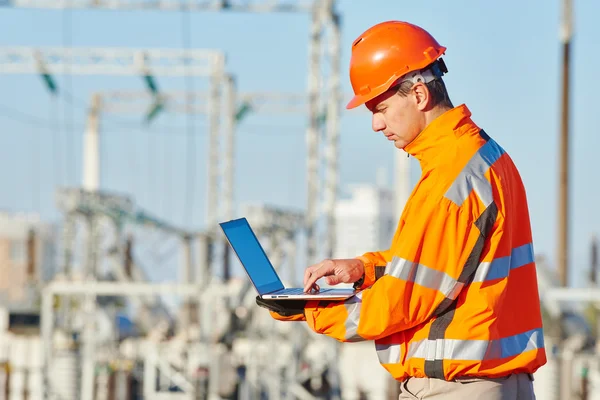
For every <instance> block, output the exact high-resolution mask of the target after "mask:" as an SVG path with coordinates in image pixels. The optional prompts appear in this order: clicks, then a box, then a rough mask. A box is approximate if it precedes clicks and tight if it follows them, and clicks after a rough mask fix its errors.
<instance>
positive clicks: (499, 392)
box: [399, 374, 535, 400]
mask: <svg viewBox="0 0 600 400" xmlns="http://www.w3.org/2000/svg"><path fill="white" fill-rule="evenodd" d="M399 399H400V400H404V399H412V400H415V399H418V400H420V399H423V400H440V399H444V400H445V399H448V400H484V399H485V400H534V399H535V394H534V393H533V376H532V375H531V374H513V375H508V376H506V377H502V378H485V379H481V378H459V379H457V380H455V381H444V380H441V379H434V378H409V379H407V380H405V381H404V382H402V383H401V384H400V397H399Z"/></svg>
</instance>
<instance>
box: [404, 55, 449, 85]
mask: <svg viewBox="0 0 600 400" xmlns="http://www.w3.org/2000/svg"><path fill="white" fill-rule="evenodd" d="M446 72H448V69H447V68H446V63H444V60H442V59H441V58H440V59H438V60H436V61H435V62H434V63H433V64H430V65H429V66H428V67H427V68H424V69H421V70H416V71H412V72H409V73H408V74H406V75H404V76H403V77H402V78H400V79H398V81H397V82H396V84H395V85H394V86H397V85H401V84H402V83H404V82H412V83H413V85H414V84H416V83H418V82H422V83H429V82H431V81H434V80H436V79H438V78H441V77H442V76H443V75H444V74H445V73H446Z"/></svg>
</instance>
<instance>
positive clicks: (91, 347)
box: [81, 293, 96, 400]
mask: <svg viewBox="0 0 600 400" xmlns="http://www.w3.org/2000/svg"><path fill="white" fill-rule="evenodd" d="M84 310H85V313H84V315H85V326H84V328H83V329H84V331H83V366H82V371H81V372H82V376H81V399H82V400H94V391H95V390H94V388H95V386H96V385H95V371H94V370H95V366H96V357H95V345H96V343H95V340H94V339H95V335H96V328H95V319H96V295H95V294H92V293H88V294H86V295H85V302H84Z"/></svg>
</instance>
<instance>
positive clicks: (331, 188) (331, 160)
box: [325, 0, 341, 258]
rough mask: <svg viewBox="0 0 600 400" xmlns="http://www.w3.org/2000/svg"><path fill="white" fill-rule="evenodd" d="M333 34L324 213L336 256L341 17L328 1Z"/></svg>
mask: <svg viewBox="0 0 600 400" xmlns="http://www.w3.org/2000/svg"><path fill="white" fill-rule="evenodd" d="M328 7H329V8H330V10H329V18H328V22H329V25H330V33H329V34H330V37H329V40H330V42H329V46H330V48H329V59H330V76H329V96H328V100H327V101H328V103H327V125H326V133H327V144H326V147H325V162H326V171H325V173H326V175H325V215H326V218H327V230H326V232H327V234H326V238H325V257H328V258H331V257H333V252H334V249H335V240H336V220H335V204H336V200H337V189H338V174H339V172H338V169H339V168H338V154H339V107H340V37H341V31H340V16H339V15H338V14H336V13H335V12H334V10H333V0H329V5H328Z"/></svg>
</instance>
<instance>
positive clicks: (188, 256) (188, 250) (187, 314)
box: [180, 236, 193, 332]
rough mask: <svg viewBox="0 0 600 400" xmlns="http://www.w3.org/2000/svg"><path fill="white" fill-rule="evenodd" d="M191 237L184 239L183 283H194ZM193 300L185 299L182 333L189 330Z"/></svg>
mask: <svg viewBox="0 0 600 400" xmlns="http://www.w3.org/2000/svg"><path fill="white" fill-rule="evenodd" d="M191 240H192V239H191V237H189V236H185V237H184V238H183V271H182V272H183V273H182V274H181V275H182V276H181V280H182V283H185V284H189V283H192V241H191ZM192 301H193V300H192V299H190V298H185V299H183V302H182V303H183V310H182V311H183V312H182V318H181V327H180V329H181V330H182V331H186V332H187V330H188V329H189V326H190V323H191V317H192Z"/></svg>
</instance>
